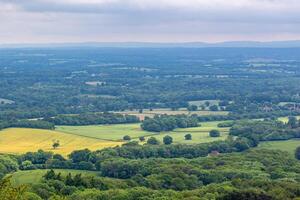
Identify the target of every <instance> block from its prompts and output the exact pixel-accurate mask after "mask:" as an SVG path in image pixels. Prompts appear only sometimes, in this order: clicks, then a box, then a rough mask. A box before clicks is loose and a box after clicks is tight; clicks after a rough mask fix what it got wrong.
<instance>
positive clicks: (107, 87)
mask: <svg viewBox="0 0 300 200" xmlns="http://www.w3.org/2000/svg"><path fill="white" fill-rule="evenodd" d="M162 51H163V52H164V53H161V52H162ZM297 51H298V49H260V48H258V49H252V48H241V49H235V48H232V49H226V48H209V49H201V48H200V49H197V48H194V49H193V48H187V49H186V48H165V49H155V48H150V49H147V48H145V49H135V48H132V49H117V48H86V49H76V48H73V49H72V48H70V49H64V48H61V49H60V48H57V49H1V50H0V86H1V87H0V94H1V96H0V98H1V99H3V100H1V104H0V107H1V110H0V120H8V119H14V118H39V117H52V116H56V115H58V114H78V113H87V112H102V111H121V110H124V109H142V108H160V107H167V108H173V109H177V108H181V107H188V102H189V101H198V100H210V99H219V100H222V103H221V104H220V109H223V110H227V111H229V112H232V113H238V114H248V115H249V114H251V113H253V114H255V113H259V112H268V113H272V112H278V111H286V112H289V111H291V112H292V111H299V107H298V105H297V103H300V97H299V89H300V88H299V84H298V82H299V71H298V68H297V65H298V64H299V62H300V61H299V59H300V58H299V56H298V53H297ZM262 58H263V59H262ZM61 66H63V67H61ZM229 102H230V103H229ZM281 102H290V104H288V103H287V104H282V103H281ZM214 109H216V108H214Z"/></svg>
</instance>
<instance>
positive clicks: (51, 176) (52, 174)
mask: <svg viewBox="0 0 300 200" xmlns="http://www.w3.org/2000/svg"><path fill="white" fill-rule="evenodd" d="M43 177H44V178H45V179H46V180H50V179H55V178H56V174H55V172H54V170H53V169H51V170H50V171H47V173H46V174H45V175H44V176H43Z"/></svg>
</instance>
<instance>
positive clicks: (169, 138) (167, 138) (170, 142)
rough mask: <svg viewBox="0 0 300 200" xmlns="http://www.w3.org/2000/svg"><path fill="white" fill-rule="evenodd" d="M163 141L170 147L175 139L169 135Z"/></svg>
mask: <svg viewBox="0 0 300 200" xmlns="http://www.w3.org/2000/svg"><path fill="white" fill-rule="evenodd" d="M163 141H164V144H166V145H169V144H172V143H173V138H172V137H171V136H169V135H167V136H165V137H164V139H163Z"/></svg>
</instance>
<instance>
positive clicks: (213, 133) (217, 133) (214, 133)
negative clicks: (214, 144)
mask: <svg viewBox="0 0 300 200" xmlns="http://www.w3.org/2000/svg"><path fill="white" fill-rule="evenodd" d="M220 135H221V134H220V131H219V130H211V131H210V132H209V136H210V137H220Z"/></svg>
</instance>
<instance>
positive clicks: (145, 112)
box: [117, 108, 228, 120]
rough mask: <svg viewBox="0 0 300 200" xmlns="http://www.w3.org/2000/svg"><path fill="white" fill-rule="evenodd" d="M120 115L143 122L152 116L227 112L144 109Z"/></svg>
mask: <svg viewBox="0 0 300 200" xmlns="http://www.w3.org/2000/svg"><path fill="white" fill-rule="evenodd" d="M117 113H121V114H129V115H135V116H137V117H139V118H140V119H141V120H143V119H144V118H145V117H153V116H154V115H163V114H166V115H182V114H185V115H193V114H196V115H200V116H201V115H227V114H228V112H227V111H209V110H197V111H188V110H187V109H185V108H181V109H178V110H171V109H169V108H160V109H151V110H150V109H144V110H143V112H142V113H140V112H139V110H132V111H129V110H128V111H123V112H117Z"/></svg>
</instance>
